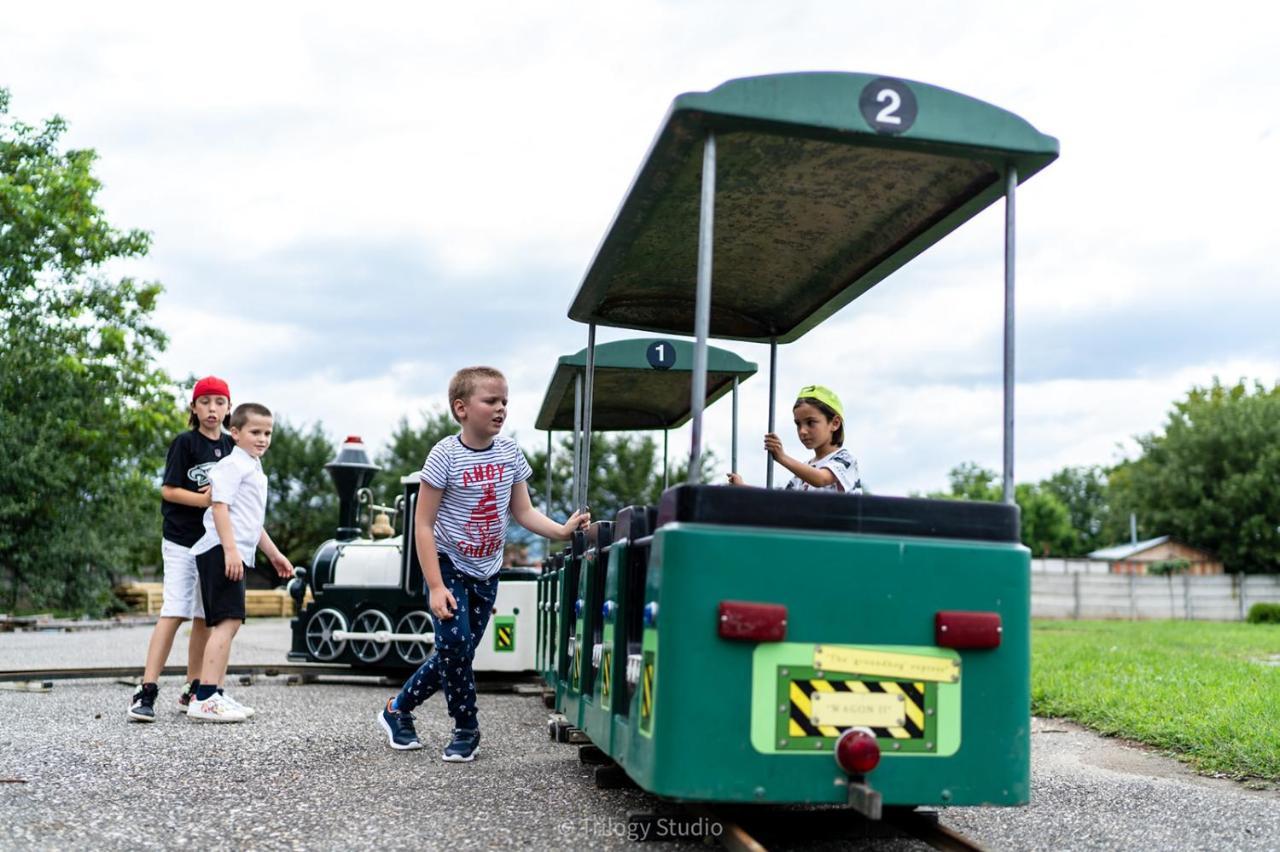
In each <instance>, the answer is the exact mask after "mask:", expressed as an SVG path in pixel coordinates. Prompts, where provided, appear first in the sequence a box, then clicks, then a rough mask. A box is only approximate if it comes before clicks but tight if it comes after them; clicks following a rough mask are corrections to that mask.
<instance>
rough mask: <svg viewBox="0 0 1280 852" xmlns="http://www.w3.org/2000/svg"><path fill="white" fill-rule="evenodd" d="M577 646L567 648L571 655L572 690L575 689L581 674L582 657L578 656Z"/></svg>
mask: <svg viewBox="0 0 1280 852" xmlns="http://www.w3.org/2000/svg"><path fill="white" fill-rule="evenodd" d="M577 651H578V648H577V644H576V643H575V644H573V645H570V646H569V652H570V653H571V654H573V688H574V689H577V688H578V684H579V683H580V676H581V674H582V655H581V654H579V653H578V652H577Z"/></svg>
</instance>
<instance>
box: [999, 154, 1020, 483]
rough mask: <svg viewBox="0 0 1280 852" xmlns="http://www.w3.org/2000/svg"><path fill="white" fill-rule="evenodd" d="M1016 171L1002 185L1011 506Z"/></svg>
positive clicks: (1010, 169) (1006, 419) (1006, 429)
mask: <svg viewBox="0 0 1280 852" xmlns="http://www.w3.org/2000/svg"><path fill="white" fill-rule="evenodd" d="M1017 187H1018V169H1017V167H1016V166H1014V165H1012V164H1010V165H1009V167H1008V170H1007V171H1006V172H1005V184H1004V494H1003V497H1004V502H1006V503H1013V502H1014V486H1013V384H1014V365H1013V332H1014V328H1013V325H1014V323H1013V319H1014V311H1013V237H1014V228H1013V219H1014V193H1015V191H1016V190H1017Z"/></svg>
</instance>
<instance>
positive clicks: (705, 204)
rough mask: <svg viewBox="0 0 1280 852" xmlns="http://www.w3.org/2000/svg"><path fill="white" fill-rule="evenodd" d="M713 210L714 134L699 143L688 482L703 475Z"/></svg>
mask: <svg viewBox="0 0 1280 852" xmlns="http://www.w3.org/2000/svg"><path fill="white" fill-rule="evenodd" d="M715 212H716V137H715V134H714V133H708V134H707V141H706V142H705V143H704V144H703V146H702V206H701V208H700V210H699V212H698V292H697V300H696V302H695V303H694V313H693V317H694V319H693V334H694V339H695V343H694V347H693V396H692V400H691V402H692V405H691V409H692V411H693V438H692V441H691V442H690V443H691V446H690V449H689V484H690V485H697V484H698V482H700V481H701V479H702V476H701V474H702V409H703V408H704V407H705V406H706V402H707V334H708V331H709V330H710V327H711V254H712V242H711V241H712V237H713V235H714V233H715V221H714V220H715Z"/></svg>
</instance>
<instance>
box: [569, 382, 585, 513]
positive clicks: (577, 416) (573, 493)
mask: <svg viewBox="0 0 1280 852" xmlns="http://www.w3.org/2000/svg"><path fill="white" fill-rule="evenodd" d="M581 480H582V374H581V373H575V374H574V376H573V488H571V489H570V491H569V500H570V501H571V502H572V504H573V505H571V506H570V507H569V511H570V512H576V511H577V510H578V507H579V506H581V505H582V501H581V500H580V499H578V498H579V496H580V495H581V494H582V481H581Z"/></svg>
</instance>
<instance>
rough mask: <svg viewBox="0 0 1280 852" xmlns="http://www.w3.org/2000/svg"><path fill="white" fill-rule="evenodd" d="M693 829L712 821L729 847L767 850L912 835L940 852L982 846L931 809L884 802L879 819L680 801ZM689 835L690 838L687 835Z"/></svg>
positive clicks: (979, 850) (737, 851)
mask: <svg viewBox="0 0 1280 852" xmlns="http://www.w3.org/2000/svg"><path fill="white" fill-rule="evenodd" d="M685 812H686V813H687V814H688V817H686V818H687V819H691V820H693V821H694V822H692V823H691V824H690V828H691V829H693V830H698V829H699V827H701V830H702V831H704V832H707V831H708V828H707V827H708V826H713V825H714V826H716V827H717V828H716V829H714V836H713V837H712V839H714V840H715V841H717V842H718V843H719V844H720V845H721V846H722V847H724V848H725V849H729V850H733V852H767V850H768V849H769V848H771V846H780V847H786V848H794V847H796V846H803V845H808V844H811V843H817V842H824V843H831V842H839V841H849V842H858V841H867V842H868V843H874V841H876V840H891V839H900V838H903V837H913V838H915V839H916V840H919V841H920V842H921V843H925V844H927V845H928V846H929V847H930V848H932V849H939V850H944V852H984V850H985V849H986V847H984V846H983V845H982V844H980V843H979V842H978V841H976V840H974V839H973V838H970V837H967V836H965V835H964V834H961V833H960V832H958V831H956V830H955V829H952V828H949V827H947V826H946V825H943V824H942V822H941V821H940V820H939V818H938V812H937V811H920V810H915V809H912V808H887V809H886V810H885V813H884V817H883V819H881V820H880V821H875V822H873V821H870V820H867V819H864V818H863V817H861V816H860V815H858V814H857V813H854V812H852V811H849V810H845V809H838V808H826V809H820V810H807V809H776V808H763V809H756V810H751V809H746V808H725V809H722V808H712V807H708V806H686V808H685ZM691 839H692V838H691Z"/></svg>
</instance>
